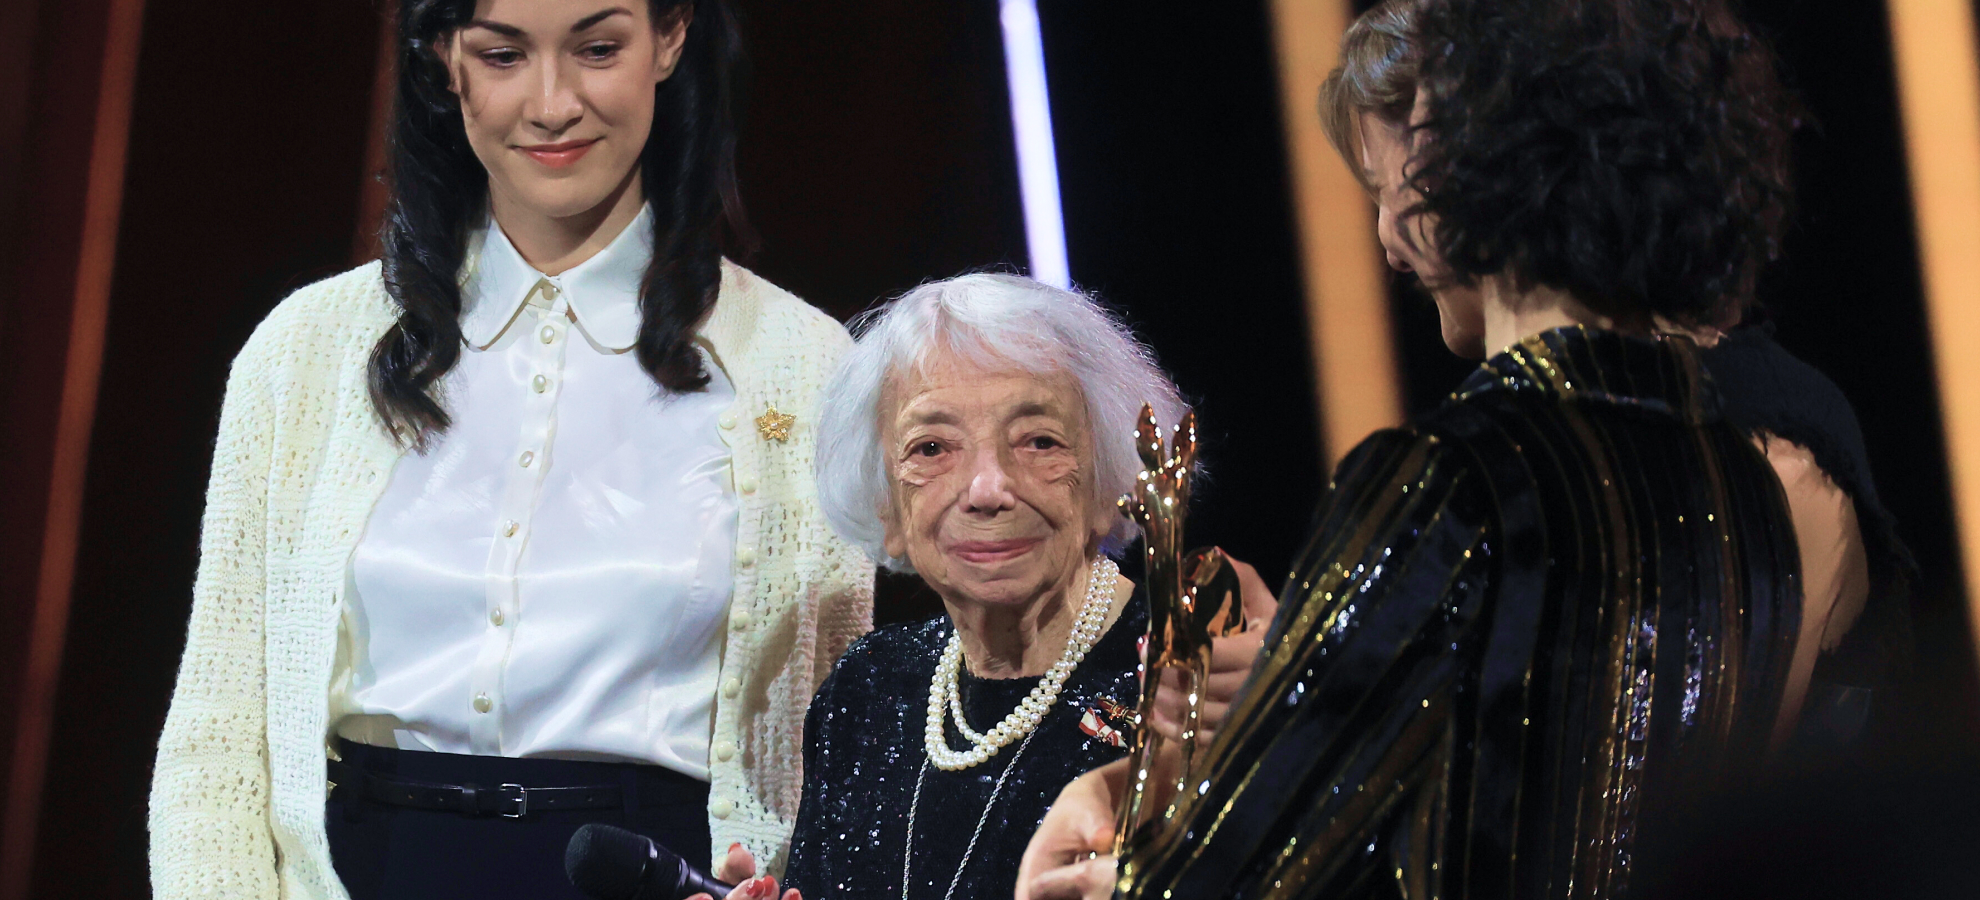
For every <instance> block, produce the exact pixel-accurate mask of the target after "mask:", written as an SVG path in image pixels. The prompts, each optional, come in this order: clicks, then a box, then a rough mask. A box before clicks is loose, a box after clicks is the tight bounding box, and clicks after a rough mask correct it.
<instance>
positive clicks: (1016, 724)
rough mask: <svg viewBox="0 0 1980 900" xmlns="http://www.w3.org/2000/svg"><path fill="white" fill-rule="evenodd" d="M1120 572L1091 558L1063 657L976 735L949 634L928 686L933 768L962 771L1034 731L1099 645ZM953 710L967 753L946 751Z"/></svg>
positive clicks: (955, 638)
mask: <svg viewBox="0 0 1980 900" xmlns="http://www.w3.org/2000/svg"><path fill="white" fill-rule="evenodd" d="M1120 571H1121V569H1120V567H1119V566H1117V565H1114V561H1113V560H1111V559H1108V558H1106V557H1104V556H1101V557H1096V558H1095V559H1094V560H1093V564H1092V566H1091V567H1090V568H1089V569H1088V570H1087V573H1086V602H1085V603H1084V604H1082V605H1081V606H1080V608H1079V618H1077V619H1075V620H1073V627H1072V633H1071V634H1069V635H1067V636H1066V649H1065V652H1063V653H1061V654H1059V661H1058V662H1056V663H1053V664H1052V668H1050V669H1048V670H1046V672H1045V677H1044V678H1041V679H1039V680H1038V686H1037V687H1034V688H1032V689H1031V694H1030V696H1027V697H1025V698H1024V701H1023V702H1021V703H1019V704H1018V706H1017V709H1014V710H1011V714H1010V715H1008V716H1005V717H1004V721H1002V722H999V723H997V727H995V728H992V729H990V730H989V731H988V732H986V733H983V734H978V733H977V732H976V731H975V729H972V728H970V727H969V721H968V719H966V718H965V717H964V716H963V708H962V691H961V689H960V687H959V682H960V681H961V678H960V674H961V672H962V635H961V634H950V635H949V644H948V646H947V647H945V648H943V650H942V659H941V661H940V662H938V663H936V665H935V677H934V678H933V679H931V680H930V681H929V684H928V731H927V733H926V741H925V743H926V744H927V745H928V761H929V762H931V763H933V764H934V765H935V768H938V769H942V770H944V771H950V772H953V771H956V770H958V769H967V768H969V767H970V766H974V765H977V764H979V763H981V762H983V761H984V760H987V759H989V758H990V757H992V756H996V755H997V751H999V750H1002V749H1003V748H1004V747H1006V746H1008V745H1009V744H1010V743H1011V742H1013V741H1017V740H1020V739H1022V738H1024V737H1025V736H1026V735H1029V734H1030V733H1031V730H1032V729H1034V728H1037V727H1038V723H1039V722H1040V721H1042V720H1043V719H1044V718H1045V714H1046V713H1048V712H1050V711H1051V710H1052V704H1054V703H1057V702H1058V700H1059V691H1060V689H1062V688H1064V687H1065V684H1066V679H1067V678H1069V677H1071V676H1072V672H1073V669H1075V668H1078V667H1079V663H1080V661H1081V660H1083V659H1085V658H1086V654H1087V653H1088V652H1090V651H1091V650H1092V649H1093V645H1094V643H1095V642H1097V641H1099V640H1100V628H1101V626H1103V625H1105V624H1107V614H1108V613H1110V612H1112V611H1113V609H1114V603H1113V600H1114V580H1115V579H1116V578H1117V577H1118V576H1119V575H1120ZM951 709H953V710H954V711H955V720H956V731H958V732H960V733H961V734H962V736H963V739H964V740H966V741H968V742H969V744H970V747H969V749H967V750H951V749H949V738H948V734H947V731H946V729H945V728H944V727H943V724H944V720H945V719H947V718H948V713H949V711H950V710H951Z"/></svg>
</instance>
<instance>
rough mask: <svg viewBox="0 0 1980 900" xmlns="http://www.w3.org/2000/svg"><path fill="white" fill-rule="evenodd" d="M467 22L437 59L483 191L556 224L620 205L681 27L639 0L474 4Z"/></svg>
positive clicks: (490, 0)
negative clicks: (483, 179)
mask: <svg viewBox="0 0 1980 900" xmlns="http://www.w3.org/2000/svg"><path fill="white" fill-rule="evenodd" d="M474 12H475V18H474V21H473V22H471V23H469V24H467V25H465V26H463V27H462V28H461V29H460V31H458V32H456V33H455V34H454V35H453V38H452V40H451V41H449V42H448V43H446V45H445V48H446V49H445V50H444V51H443V56H444V57H445V61H446V62H447V66H448V69H449V71H450V72H451V78H450V80H449V85H448V87H449V89H450V90H452V91H453V92H454V94H455V95H456V96H458V97H460V100H461V117H462V119H463V121H464V122H465V123H466V125H467V137H468V143H469V144H470V145H471V146H473V148H474V155H475V156H476V157H479V158H480V160H481V164H482V165H483V166H484V167H486V168H487V169H488V188H489V191H490V192H491V193H492V194H494V195H496V197H497V199H498V201H500V202H505V203H507V204H511V205H513V206H515V207H519V208H521V209H523V210H527V211H529V212H531V213H534V214H536V215H540V216H546V217H550V218H559V219H561V218H567V217H570V216H577V215H582V214H584V213H587V212H590V211H592V210H594V209H596V208H598V207H600V206H601V205H603V204H604V203H606V202H607V201H608V200H610V199H612V198H614V197H616V196H618V194H619V191H620V190H621V189H622V188H624V187H626V186H627V185H630V184H631V183H632V181H633V179H634V177H635V176H636V174H637V171H638V165H639V155H640V151H641V150H643V149H645V147H646V138H647V135H648V134H649V133H650V132H651V131H652V130H653V91H654V87H655V86H656V85H658V84H659V83H660V82H662V81H665V80H666V79H667V77H668V76H669V75H672V74H673V71H674V65H675V64H676V63H677V62H679V60H680V54H681V44H682V42H683V40H684V39H685V38H686V36H687V27H688V26H687V23H686V22H685V21H675V22H664V23H658V25H656V23H654V22H653V21H652V20H651V19H650V18H649V15H648V10H647V3H646V0H627V2H614V0H480V2H478V3H477V4H476V5H475V11H474Z"/></svg>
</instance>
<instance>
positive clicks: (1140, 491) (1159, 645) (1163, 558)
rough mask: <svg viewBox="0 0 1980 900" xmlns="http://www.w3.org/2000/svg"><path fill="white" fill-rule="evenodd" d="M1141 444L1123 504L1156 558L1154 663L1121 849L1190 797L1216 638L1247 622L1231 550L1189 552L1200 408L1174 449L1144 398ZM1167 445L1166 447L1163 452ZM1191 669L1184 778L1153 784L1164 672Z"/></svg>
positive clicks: (1151, 619)
mask: <svg viewBox="0 0 1980 900" xmlns="http://www.w3.org/2000/svg"><path fill="white" fill-rule="evenodd" d="M1135 447H1136V449H1137V450H1139V451H1140V453H1141V462H1142V465H1143V466H1144V468H1143V469H1142V471H1141V475H1140V476H1138V478H1137V480H1136V482H1135V486H1134V490H1133V491H1132V492H1130V493H1129V494H1128V495H1126V496H1124V497H1122V498H1121V509H1122V511H1124V512H1126V513H1127V514H1128V516H1129V517H1131V518H1133V519H1134V521H1135V522H1137V523H1139V524H1140V525H1141V529H1142V543H1143V550H1144V554H1145V557H1144V558H1145V560H1146V563H1147V571H1146V574H1145V576H1144V577H1145V580H1146V581H1147V587H1148V662H1147V668H1146V671H1145V672H1144V673H1143V676H1142V682H1141V707H1140V709H1139V710H1138V711H1137V712H1136V714H1135V717H1134V735H1133V740H1134V744H1133V748H1132V750H1131V751H1130V756H1131V758H1132V760H1133V769H1132V770H1131V773H1130V778H1131V783H1130V784H1129V787H1128V792H1127V794H1126V796H1124V797H1122V798H1121V804H1120V809H1119V810H1117V811H1116V821H1115V828H1114V853H1115V854H1116V855H1120V854H1121V853H1122V852H1123V851H1125V850H1126V849H1127V848H1129V847H1131V846H1133V844H1134V842H1135V834H1136V831H1137V830H1138V829H1139V828H1140V827H1141V826H1143V825H1145V824H1147V823H1148V821H1149V820H1150V819H1151V818H1153V816H1154V813H1155V810H1157V809H1162V810H1163V811H1162V814H1161V817H1162V819H1163V820H1165V821H1166V820H1168V819H1171V818H1174V816H1175V815H1176V812H1177V809H1178V807H1179V805H1180V804H1181V802H1182V801H1183V800H1184V799H1185V798H1186V797H1187V796H1188V793H1189V792H1187V791H1185V790H1184V789H1183V785H1185V784H1187V783H1188V781H1189V771H1190V767H1191V763H1192V759H1193V757H1194V755H1195V750H1196V742H1197V736H1198V729H1197V725H1198V722H1199V720H1200V717H1201V714H1202V710H1203V693H1204V691H1205V690H1206V689H1207V688H1208V687H1209V673H1210V641H1211V639H1212V638H1217V637H1223V636H1225V635H1229V634H1235V633H1237V632H1239V631H1243V630H1244V624H1245V623H1244V604H1243V602H1242V601H1241V599H1240V597H1239V589H1238V581H1237V573H1236V572H1235V571H1233V570H1232V568H1231V566H1230V564H1229V561H1228V560H1227V559H1226V558H1225V557H1224V554H1223V552H1222V551H1220V550H1217V549H1216V548H1214V547H1206V548H1200V549H1197V550H1192V551H1189V552H1187V553H1185V552H1183V549H1182V542H1183V519H1184V516H1185V515H1186V514H1187V512H1188V509H1189V482H1190V476H1191V474H1192V473H1191V470H1192V467H1193V466H1195V464H1196V413H1194V412H1190V413H1185V414H1184V415H1183V419H1182V422H1181V423H1179V424H1178V425H1177V426H1176V430H1175V435H1174V438H1173V440H1172V441H1171V442H1170V445H1169V447H1168V448H1167V449H1166V451H1165V448H1164V447H1163V446H1162V431H1161V427H1160V426H1159V425H1158V424H1157V423H1156V422H1155V410H1154V409H1153V408H1152V407H1150V406H1148V405H1146V404H1144V405H1143V406H1142V407H1141V421H1140V423H1139V424H1138V425H1137V426H1136V427H1135ZM1165 452H1166V455H1164V454H1165ZM1169 668H1174V669H1178V670H1180V671H1181V673H1182V690H1183V696H1184V700H1185V702H1184V707H1185V710H1184V713H1183V720H1182V722H1181V725H1182V727H1181V730H1180V735H1179V736H1180V738H1181V740H1180V741H1179V743H1180V746H1179V747H1178V749H1179V750H1180V751H1181V764H1180V765H1179V766H1177V767H1175V768H1174V769H1173V771H1174V772H1175V778H1174V780H1173V781H1166V780H1165V782H1166V783H1151V776H1152V775H1154V774H1155V772H1156V770H1157V768H1158V767H1157V766H1156V765H1155V762H1156V759H1157V757H1158V756H1159V755H1160V754H1161V752H1162V749H1163V745H1164V744H1165V743H1167V741H1166V739H1164V738H1163V737H1162V735H1160V734H1158V733H1156V731H1155V730H1154V729H1153V728H1150V727H1149V717H1150V716H1152V715H1153V714H1154V712H1155V698H1156V695H1157V694H1158V693H1159V692H1160V691H1161V690H1162V670H1163V669H1169Z"/></svg>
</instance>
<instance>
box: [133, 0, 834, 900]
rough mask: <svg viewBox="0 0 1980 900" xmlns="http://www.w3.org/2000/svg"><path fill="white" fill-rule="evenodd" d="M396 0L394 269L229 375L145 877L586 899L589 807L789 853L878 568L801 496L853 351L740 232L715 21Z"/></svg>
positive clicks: (221, 886)
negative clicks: (838, 375)
mask: <svg viewBox="0 0 1980 900" xmlns="http://www.w3.org/2000/svg"><path fill="white" fill-rule="evenodd" d="M399 6H400V11H399V50H398V72H399V75H398V87H397V94H396V98H395V120H394V124H393V128H392V131H391V133H390V140H391V146H390V151H391V165H390V173H389V174H390V186H391V190H392V202H391V206H390V209H389V213H388V216H387V221H386V223H385V229H384V258H383V260H382V261H381V262H380V263H374V264H371V265H366V266H363V267H360V268H358V269H356V270H353V271H351V272H348V273H345V274H343V275H340V276H337V277H335V278H331V279H328V280H326V281H323V282H319V283H317V284H314V285H311V286H309V287H306V288H303V289H302V290H299V291H297V292H296V293H295V294H293V295H291V296H290V297H289V298H288V299H287V300H285V301H283V303H282V304H281V305H280V306H279V307H278V308H277V309H276V310H275V312H274V313H272V314H271V315H270V316H269V317H268V319H267V321H265V322H264V323H263V324H262V325H261V327H260V328H258V329H257V330H256V332H255V334H254V336H253V337H252V338H251V339H250V340H249V342H248V344H247V346H246V347H245V348H244V349H243V350H242V351H241V354H240V356H239V357H238V358H237V359H236V360H235V363H234V367H233V373H232V376H231V378H230V380H229V384H228V389H227V399H226V402H225V404H224V407H223V410H222V415H221V425H220V436H219V440H218V444H217V447H216V451H215V456H214V467H213V475H212V481H211V485H210V487H209V491H208V502H207V512H206V518H205V523H204V529H203V533H202V545H201V558H200V565H199V574H198V580H197V582H196V584H195V586H194V604H193V615H192V621H191V623H190V626H189V629H188V632H189V633H188V636H187V643H186V655H185V659H184V662H183V664H182V666H181V669H180V674H179V681H178V686H177V689H176V691H175V693H174V696H173V701H172V707H171V712H170V714H169V716H168V717H167V720H166V723H165V730H164V734H163V735H162V737H161V738H160V741H159V750H158V762H157V767H156V772H155V776H154V782H153V787H152V798H151V835H152V845H151V862H152V877H153V885H154V891H155V893H156V895H157V896H158V897H160V898H176V897H190V896H195V895H199V896H208V895H215V894H226V895H227V896H240V897H267V898H274V897H277V896H280V897H326V898H336V897H343V896H346V895H348V896H351V897H355V898H359V900H365V898H415V897H417V898H432V897H443V896H460V897H489V898H502V897H515V898H525V897H526V898H531V900H538V898H556V897H575V896H577V895H576V893H575V891H574V890H573V889H572V888H571V887H570V885H569V884H568V883H567V882H566V881H565V878H564V874H563V866H562V862H563V851H564V847H565V843H566V841H567V840H568V839H569V837H570V836H571V834H572V833H573V832H574V831H575V830H576V829H577V828H578V826H580V825H582V824H585V823H588V822H594V821H597V822H607V823H611V824H615V825H621V826H625V827H629V828H632V829H634V830H637V831H641V832H643V833H645V834H647V835H649V836H651V837H653V838H655V839H657V840H659V841H661V842H662V843H664V844H666V845H667V846H669V847H670V848H671V849H673V850H674V851H676V852H678V853H680V854H681V855H682V856H684V857H686V858H688V859H689V860H690V861H692V862H697V863H699V864H701V865H703V866H706V865H707V863H708V861H709V859H710V857H711V855H712V854H711V849H712V847H714V846H720V847H730V846H732V845H733V846H739V847H740V848H745V849H747V850H749V851H750V852H752V853H753V854H754V855H755V857H756V858H757V859H760V860H763V861H764V863H765V865H766V868H768V869H770V870H772V871H774V870H776V869H777V868H779V867H780V866H781V862H782V856H783V853H784V852H785V845H786V843H787V842H788V840H789V834H790V828H791V824H792V820H793V818H794V816H795V814H796V810H797V803H798V794H799V789H800V783H799V775H798V769H799V765H798V760H799V755H800V750H801V747H802V742H803V736H802V730H803V722H804V716H805V712H806V709H807V705H808V703H809V701H810V698H811V695H812V692H813V690H814V689H815V688H816V686H817V684H818V682H819V680H820V679H822V678H823V677H824V675H825V674H826V673H827V672H828V671H829V670H830V667H831V665H832V663H833V662H834V661H835V660H836V659H837V658H838V656H839V654H840V653H841V652H842V651H843V649H844V648H845V646H846V644H847V643H848V642H849V641H850V640H851V639H852V638H853V637H855V636H857V635H858V634H860V633H862V632H863V631H865V629H866V628H867V627H868V624H869V621H870V618H871V578H872V566H871V564H870V563H869V562H868V561H867V559H866V557H865V555H864V554H863V553H862V552H861V551H859V550H857V549H855V548H853V547H851V546H849V545H847V544H845V543H843V542H842V541H840V540H839V539H838V538H837V537H836V536H835V535H834V533H833V532H832V530H831V528H830V527H829V526H828V525H826V524H825V522H824V520H823V518H822V516H821V514H820V512H819V509H818V505H817V501H816V494H815V491H814V490H813V488H812V482H811V469H812V461H811V455H812V446H813V436H812V427H813V425H814V416H813V407H814V405H815V402H816V399H817V397H818V395H819V393H820V391H821V389H822V388H823V386H824V384H825V381H826V380H827V378H828V377H829V375H830V373H831V371H832V370H833V368H834V367H835V366H836V364H837V362H838V358H839V356H840V355H841V354H842V353H843V352H844V351H845V349H846V348H847V347H848V346H849V340H848V338H847V337H846V335H845V332H844V330H843V329H841V328H840V327H839V325H838V324H837V323H836V322H834V321H833V320H832V319H831V318H829V317H827V316H825V315H824V314H822V313H819V312H818V311H816V310H814V309H812V308H810V307H809V306H806V305H805V304H804V303H803V302H802V301H799V300H798V299H797V298H795V297H792V296H791V295H790V294H788V293H785V292H784V291H782V290H779V289H778V288H776V287H775V286H773V285H771V284H769V283H767V282H765V281H763V280H762V279H760V278H758V277H756V276H755V275H753V274H751V273H750V272H749V271H747V270H745V269H743V268H741V267H740V266H737V265H735V264H734V263H732V262H730V261H728V260H727V259H725V258H724V256H723V253H724V250H725V248H730V247H733V246H735V245H736V244H738V243H742V242H746V240H747V237H748V231H747V227H746V225H745V224H744V220H743V216H742V208H741V204H740V203H739V201H738V198H737V191H736V175H735V142H736V126H735V118H736V109H737V105H738V79H739V77H740V61H741V49H740V43H739V40H738V35H737V23H736V20H735V16H734V14H733V13H732V11H731V10H730V9H729V7H728V5H727V2H726V0H647V2H644V3H624V4H622V3H615V2H613V0H578V2H572V0H479V2H471V0H402V2H401V3H400V4H399ZM326 797H327V805H326Z"/></svg>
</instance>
